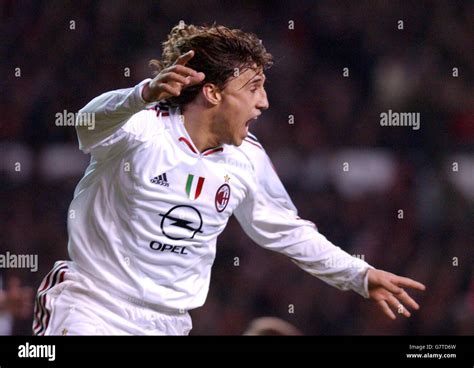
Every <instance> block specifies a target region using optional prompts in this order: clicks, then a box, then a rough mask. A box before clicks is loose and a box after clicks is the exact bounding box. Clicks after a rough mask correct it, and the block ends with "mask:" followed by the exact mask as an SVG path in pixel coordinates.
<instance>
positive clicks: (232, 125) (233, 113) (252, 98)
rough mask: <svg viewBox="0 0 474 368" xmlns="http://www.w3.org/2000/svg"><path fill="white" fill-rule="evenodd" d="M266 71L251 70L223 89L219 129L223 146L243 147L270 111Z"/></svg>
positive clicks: (217, 125)
mask: <svg viewBox="0 0 474 368" xmlns="http://www.w3.org/2000/svg"><path fill="white" fill-rule="evenodd" d="M264 82H265V75H264V74H263V72H262V70H258V69H257V70H255V69H247V70H246V71H245V72H243V73H242V74H240V75H239V76H238V77H236V78H233V79H232V80H231V81H230V82H228V84H227V85H226V87H225V88H224V89H223V90H222V100H221V102H220V105H219V113H218V122H217V124H216V130H218V135H219V138H220V143H225V144H232V145H235V146H240V145H241V144H242V141H243V140H244V138H245V137H247V133H248V132H249V126H250V124H251V123H252V122H254V121H255V119H256V118H257V117H258V116H259V115H261V113H262V110H266V109H268V106H269V105H268V100H267V93H266V92H265V88H264V86H263V84H264Z"/></svg>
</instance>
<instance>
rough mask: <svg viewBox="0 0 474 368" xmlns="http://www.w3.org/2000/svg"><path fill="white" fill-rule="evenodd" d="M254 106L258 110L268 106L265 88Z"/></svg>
mask: <svg viewBox="0 0 474 368" xmlns="http://www.w3.org/2000/svg"><path fill="white" fill-rule="evenodd" d="M256 107H257V109H259V110H266V109H268V108H269V107H270V104H269V103H268V98H267V92H266V91H265V90H263V91H262V94H261V96H260V98H259V100H258V102H257V106H256Z"/></svg>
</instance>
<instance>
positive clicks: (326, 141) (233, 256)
mask: <svg viewBox="0 0 474 368" xmlns="http://www.w3.org/2000/svg"><path fill="white" fill-rule="evenodd" d="M0 4H1V5H0V6H1V8H0V11H1V20H2V21H1V26H0V37H1V39H0V40H1V42H0V57H1V59H0V65H1V69H0V73H1V74H0V76H1V80H2V89H1V91H2V93H1V95H0V111H1V114H0V126H1V131H0V137H1V143H0V147H1V155H0V184H1V187H2V190H1V193H2V212H1V216H2V218H1V223H0V232H1V234H2V236H1V239H2V240H1V244H0V254H5V253H6V252H7V251H8V252H11V253H17V254H37V255H38V256H39V268H38V271H37V272H30V271H29V270H25V269H13V268H8V269H7V268H4V269H2V268H0V276H1V278H0V280H1V279H3V280H4V282H3V283H0V284H3V286H2V288H3V291H2V290H1V289H2V288H0V322H1V320H2V318H3V321H7V322H6V323H7V324H8V323H9V326H10V327H9V328H5V329H3V330H2V329H1V328H0V330H2V331H6V332H3V333H12V334H30V333H31V329H30V326H31V320H32V310H31V313H24V312H23V309H22V313H16V312H14V311H16V310H17V309H16V308H13V309H12V308H11V307H8V305H12V304H11V303H10V304H7V303H6V302H5V303H2V300H4V299H5V298H6V296H7V295H10V294H12V292H11V291H12V290H17V294H15V295H18V293H21V295H22V296H23V297H22V298H20V299H21V300H20V301H22V303H23V304H26V305H29V308H31V299H32V295H31V290H30V289H31V288H33V289H36V288H37V287H38V285H39V283H40V281H41V279H42V277H43V276H44V275H45V274H46V273H47V271H48V270H49V269H50V268H51V267H52V264H53V262H54V261H56V260H58V259H67V229H66V216H67V209H68V205H69V202H70V200H71V199H72V195H73V190H74V187H75V185H76V183H77V182H78V180H79V179H80V177H81V175H82V173H83V170H84V168H85V166H86V165H87V163H88V157H87V156H86V155H83V154H82V153H81V152H79V151H78V149H77V138H76V135H75V129H74V128H73V127H61V126H57V125H56V124H55V114H56V113H61V112H63V111H64V110H67V111H72V112H75V111H77V110H78V109H80V108H81V107H82V106H84V105H85V104H86V103H87V102H88V101H89V100H90V99H92V98H93V97H95V96H97V95H99V94H100V93H102V92H105V91H107V90H112V89H118V88H125V87H130V86H133V85H135V84H136V83H138V82H139V81H140V80H142V79H144V78H146V77H148V76H149V75H150V70H149V68H148V65H147V64H148V60H149V59H151V58H157V57H159V56H160V53H161V42H162V41H163V40H164V39H165V38H166V35H167V34H168V32H169V30H170V29H171V27H172V26H174V25H176V24H177V23H179V21H180V20H183V21H184V22H186V23H195V24H202V23H207V24H212V23H213V22H217V23H218V24H224V25H226V26H229V27H233V28H243V29H244V30H246V31H251V32H255V33H256V34H257V35H258V36H259V38H261V39H262V41H263V43H264V45H265V46H266V48H267V50H268V51H269V52H271V53H272V54H273V55H274V58H275V64H274V66H273V67H272V68H271V69H270V70H268V71H267V78H268V81H267V83H266V88H267V92H268V96H269V101H270V109H269V110H268V111H266V112H265V113H264V115H263V116H262V118H260V119H259V121H258V122H257V123H256V124H254V125H253V133H254V134H255V135H256V136H257V137H258V138H259V140H260V141H261V143H262V144H263V146H264V147H265V148H266V150H267V152H268V153H269V155H270V157H271V158H272V159H273V163H274V165H275V167H276V170H277V171H278V173H279V174H280V177H281V179H282V181H283V182H284V184H285V186H286V187H287V190H288V192H289V193H290V195H291V197H292V198H293V200H294V203H295V205H296V206H297V208H298V209H299V214H300V216H301V217H303V218H306V219H309V220H311V221H313V222H315V223H316V225H317V226H318V229H319V231H320V232H321V233H323V234H324V235H326V236H327V237H328V239H330V240H331V241H332V242H333V243H335V244H337V245H339V246H340V247H342V248H343V249H345V250H346V251H348V252H349V253H351V254H355V255H358V256H360V257H364V259H365V260H366V261H367V262H369V263H370V264H372V265H373V266H375V267H377V268H382V269H385V270H389V271H392V272H395V273H398V274H402V275H406V276H408V277H411V278H414V279H417V280H419V281H421V282H423V283H424V284H426V285H427V291H426V292H424V293H415V299H417V300H418V302H419V303H420V305H421V306H422V309H421V310H420V311H419V312H417V313H414V315H413V317H412V318H410V319H409V320H402V319H401V318H399V319H398V320H397V321H396V322H392V321H389V320H386V319H385V317H384V316H383V315H382V314H381V313H379V312H378V311H376V308H375V307H374V306H372V303H369V302H367V301H366V300H364V299H363V298H361V297H360V296H358V295H356V294H355V293H350V292H341V291H338V290H336V289H333V288H331V287H329V286H327V285H326V284H324V283H323V282H321V281H319V280H317V279H315V278H314V277H312V276H310V275H308V274H306V273H304V272H303V271H301V270H300V269H299V268H298V267H297V266H295V265H294V264H293V263H292V262H291V261H290V260H288V259H287V258H285V257H283V256H281V255H279V254H275V253H271V252H269V251H265V250H263V249H261V248H259V247H258V246H257V245H255V244H254V243H253V242H252V241H251V240H250V239H249V238H248V237H246V235H245V234H244V233H243V232H242V230H241V229H240V227H239V225H238V224H237V222H236V221H235V220H233V219H232V220H231V221H230V223H229V226H228V228H227V229H226V230H225V232H224V233H223V234H222V235H221V237H220V238H219V240H218V248H217V249H218V250H217V259H216V263H215V266H214V268H213V275H212V280H211V287H210V293H209V297H208V300H207V302H206V304H205V305H204V307H202V308H200V309H198V310H195V311H193V312H192V316H193V320H194V329H193V331H192V332H191V333H192V334H196V335H200V334H242V333H244V331H245V330H246V328H247V326H248V325H249V323H250V321H251V320H253V319H254V318H257V317H260V316H263V315H272V316H275V317H279V318H281V319H283V320H284V321H287V322H289V323H291V324H293V325H294V326H296V328H297V329H298V330H299V331H301V333H303V334H306V335H336V334H340V335H369V334H370V335H373V334H375V335H379V334H380V335H392V334H395V335H398V334H400V335H405V334H417V335H419V334H472V333H473V331H474V272H473V259H474V251H473V250H474V247H473V246H474V226H473V223H474V221H473V218H474V216H473V214H474V211H473V209H474V153H473V148H474V89H473V88H472V85H473V78H474V48H473V47H472V40H473V39H474V28H473V26H472V19H474V3H473V2H471V1H467V0H466V1H455V2H448V1H416V2H391V1H390V2H389V1H361V2H359V1H357V2H353V1H317V2H316V1H294V2H293V1H291V2H290V1H278V2H273V1H267V2H265V1H263V2H252V1H235V0H234V1H217V0H200V1H196V2H187V1H183V2H181V1H173V0H160V1H137V2H134V3H133V4H131V3H130V2H129V1H125V0H105V1H80V2H75V1H65V2H55V1H51V2H50V1H33V0H25V1H13V0H3V1H1V3H0ZM388 110H392V111H399V112H419V113H420V116H421V119H420V129H419V130H414V129H412V128H411V127H385V126H381V125H380V114H381V113H382V112H387V111H388ZM346 164H348V165H346ZM400 211H401V212H400ZM9 280H10V281H9ZM12 280H13V281H12ZM19 280H21V285H22V286H24V287H25V288H23V289H22V288H21V286H20V285H19V283H20V281H19ZM8 283H10V285H11V284H12V283H13V285H14V286H13V289H12V286H10V288H8V287H7V284H8ZM8 290H10V291H8ZM18 301H19V298H18V297H16V299H15V300H14V302H15V303H17V304H18ZM28 303H29V304H28ZM18 308H20V307H18ZM2 316H3V317H2ZM0 326H1V323H0Z"/></svg>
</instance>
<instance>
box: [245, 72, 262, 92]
mask: <svg viewBox="0 0 474 368" xmlns="http://www.w3.org/2000/svg"><path fill="white" fill-rule="evenodd" d="M265 79H266V77H265V75H264V74H259V73H256V74H255V75H254V76H253V77H252V78H250V79H249V80H248V81H247V82H246V83H245V84H244V85H243V86H242V87H240V88H239V89H242V88H244V87H245V86H247V85H249V84H256V83H259V82H265Z"/></svg>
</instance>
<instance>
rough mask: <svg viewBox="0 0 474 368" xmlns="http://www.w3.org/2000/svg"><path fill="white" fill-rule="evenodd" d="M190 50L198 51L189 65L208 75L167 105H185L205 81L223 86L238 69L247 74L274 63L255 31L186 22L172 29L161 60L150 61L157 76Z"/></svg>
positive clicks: (167, 102) (169, 99) (239, 71)
mask: <svg viewBox="0 0 474 368" xmlns="http://www.w3.org/2000/svg"><path fill="white" fill-rule="evenodd" d="M190 50H194V51H195V55H194V57H193V58H192V59H191V60H190V61H189V62H188V63H187V64H186V66H189V67H190V68H192V69H194V70H196V71H198V72H203V73H204V74H205V75H206V77H205V79H204V80H203V81H202V82H201V83H199V84H197V85H194V86H190V87H188V88H185V89H184V90H183V91H182V93H181V94H180V95H179V96H173V97H170V98H168V99H167V100H166V102H165V104H166V105H169V106H180V107H184V106H185V105H186V104H188V103H189V102H191V101H193V100H194V99H195V98H196V96H197V95H198V94H199V92H200V91H201V88H202V86H203V85H204V84H205V83H213V84H215V85H217V86H218V87H219V88H221V89H223V88H225V85H226V83H227V82H228V81H229V80H230V79H231V78H232V77H236V76H238V74H237V73H236V71H238V73H243V72H244V71H245V70H246V69H255V67H256V68H257V69H258V68H262V69H264V70H265V69H268V68H270V67H271V65H272V64H273V57H272V55H271V54H270V53H268V52H267V51H266V50H265V47H264V46H263V44H262V41H261V40H259V39H258V37H257V36H256V35H255V34H253V33H247V32H244V31H242V30H240V29H230V28H227V27H224V26H220V25H215V24H213V25H212V26H195V25H192V24H189V25H186V24H184V22H183V21H180V23H179V24H178V25H176V26H174V27H173V28H172V29H171V32H170V34H169V35H168V39H167V40H166V41H165V42H163V54H162V59H161V61H160V60H155V59H153V60H150V63H149V64H150V66H151V67H152V68H154V69H155V75H156V74H158V73H159V72H160V71H161V70H163V69H164V68H167V67H169V66H171V65H173V63H174V62H175V60H176V59H177V58H178V57H179V56H180V55H183V54H185V53H186V52H188V51H190Z"/></svg>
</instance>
